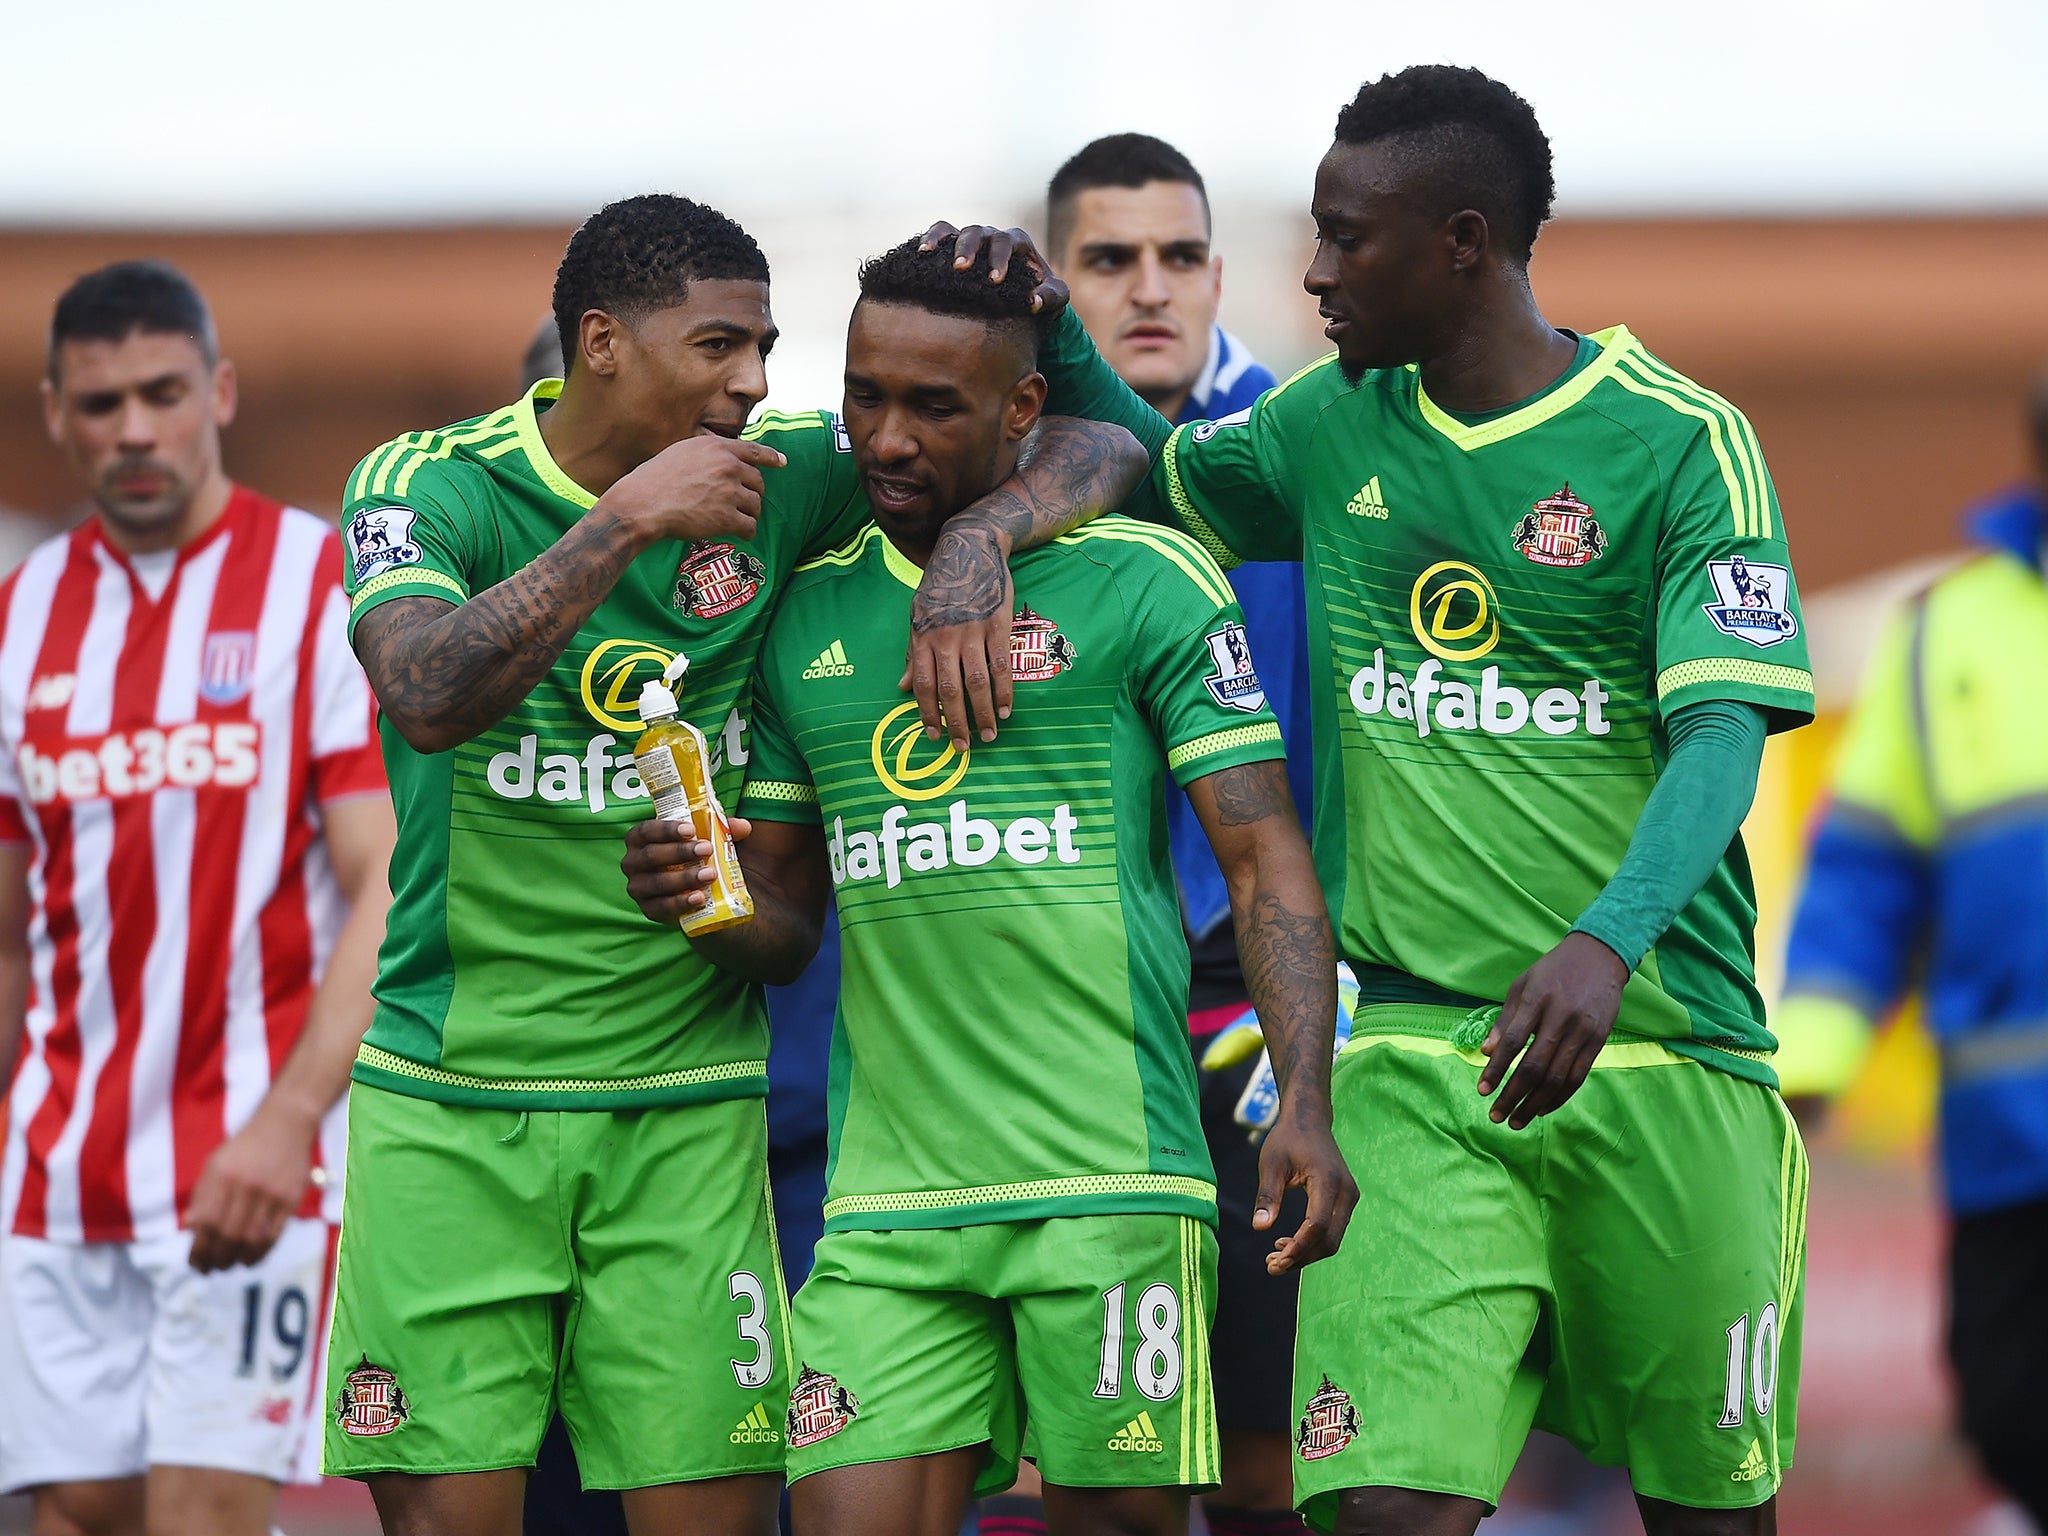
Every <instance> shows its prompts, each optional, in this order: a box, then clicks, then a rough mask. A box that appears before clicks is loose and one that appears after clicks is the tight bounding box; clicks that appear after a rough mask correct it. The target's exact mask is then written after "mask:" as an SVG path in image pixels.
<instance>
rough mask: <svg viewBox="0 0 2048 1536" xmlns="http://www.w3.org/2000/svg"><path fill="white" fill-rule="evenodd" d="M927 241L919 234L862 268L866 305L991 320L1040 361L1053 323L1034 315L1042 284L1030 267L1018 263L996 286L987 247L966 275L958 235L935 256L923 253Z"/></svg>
mask: <svg viewBox="0 0 2048 1536" xmlns="http://www.w3.org/2000/svg"><path fill="white" fill-rule="evenodd" d="M922 238H923V237H922V236H919V235H913V236H911V237H910V238H909V239H908V240H906V241H904V242H903V243H902V244H901V245H898V246H894V247H891V248H890V249H889V250H886V251H884V252H882V254H881V255H879V256H872V257H869V258H868V259H867V260H866V261H864V262H862V263H861V265H860V297H861V302H862V303H863V304H907V305H910V306H911V307H913V308H916V309H923V310H929V311H930V312H931V313H933V314H935V315H959V316H961V317H963V318H965V319H968V320H981V321H985V322H987V324H988V325H989V327H990V328H991V329H992V330H996V331H998V332H1003V333H1008V334H1013V335H1016V336H1018V337H1019V338H1020V339H1023V340H1025V341H1027V342H1028V343H1029V345H1030V348H1031V356H1032V358H1033V359H1034V360H1035V359H1036V358H1037V355H1038V344H1039V343H1040V342H1041V341H1043V340H1044V339H1045V338H1046V337H1047V336H1048V335H1050V334H1051V332H1052V321H1051V319H1050V318H1048V317H1046V316H1043V315H1035V314H1033V313H1032V312H1031V294H1032V290H1033V289H1035V288H1037V286H1038V279H1037V278H1035V277H1033V276H1032V275H1031V270H1030V268H1029V267H1028V266H1026V265H1025V263H1023V262H1022V261H1018V260H1015V259H1014V258H1013V259H1012V260H1011V262H1010V269H1009V270H1008V271H1007V272H1005V273H1004V274H1003V280H1002V281H1001V282H1000V283H992V282H990V281H989V277H988V273H989V264H988V247H987V246H986V245H984V246H983V247H982V248H981V249H980V250H979V251H977V252H975V255H974V265H973V266H971V267H968V268H966V269H965V270H962V269H959V268H956V267H955V266H954V265H953V237H952V236H950V235H949V236H947V237H946V238H945V239H944V240H941V241H940V242H939V243H938V244H937V245H936V246H934V247H933V248H932V249H931V250H929V251H921V250H919V249H918V244H919V242H920V241H921V240H922Z"/></svg>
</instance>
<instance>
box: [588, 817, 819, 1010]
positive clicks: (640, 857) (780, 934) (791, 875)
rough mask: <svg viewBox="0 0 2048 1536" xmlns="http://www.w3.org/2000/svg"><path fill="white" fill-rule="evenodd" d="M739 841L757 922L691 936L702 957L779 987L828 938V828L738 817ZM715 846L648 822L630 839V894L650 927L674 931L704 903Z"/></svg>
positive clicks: (626, 865)
mask: <svg viewBox="0 0 2048 1536" xmlns="http://www.w3.org/2000/svg"><path fill="white" fill-rule="evenodd" d="M730 825H731V827H732V835H733V836H734V837H735V838H736V839H738V840H739V853H740V870H741V872H742V873H743V874H745V876H746V877H747V891H748V893H749V894H750V895H752V896H753V898H754V918H753V921H752V922H747V923H740V924H738V925H737V926H735V927H731V928H721V929H720V930H719V931H718V932H716V933H707V934H705V935H703V936H702V937H701V938H699V937H691V936H688V935H686V937H689V938H690V943H691V944H692V945H694V946H695V948H696V950H697V952H698V953H699V954H700V955H702V956H703V957H704V958H705V959H706V960H709V961H710V962H711V963H712V964H713V965H715V966H718V967H719V968H720V969H721V970H726V971H730V972H732V974H733V975H735V976H738V977H741V978H742V979H743V980H746V981H758V982H760V983H762V984H763V985H764V986H771V987H779V986H783V985H785V984H787V983H789V982H792V981H795V980H796V978H797V977H798V976H800V975H802V974H803V970H804V967H805V966H807V965H809V964H810V963H811V959H812V957H813V956H814V955H816V954H817V953H818V942H819V940H820V939H822V938H823V937H824V931H825V901H826V898H827V897H828V896H829V895H830V894H831V890H832V875H831V870H830V868H829V866H828V865H827V863H826V858H825V833H824V829H823V828H821V827H817V826H807V825H804V824H801V823H797V822H787V821H758V822H750V821H748V820H747V819H746V818H744V817H740V816H735V817H733V818H731V821H730ZM710 857H711V845H710V844H709V843H707V842H703V841H701V840H697V839H693V838H692V837H691V836H690V835H689V829H688V828H687V827H682V826H678V825H677V824H676V823H674V822H670V821H643V822H641V823H640V825H639V826H637V827H635V828H633V829H632V831H630V832H628V833H627V834H626V853H625V857H624V858H622V859H620V860H619V868H620V869H622V870H624V871H625V875H626V893H627V894H628V895H629V896H631V897H632V898H633V900H634V902H635V903H636V904H637V905H638V906H639V908H640V910H641V912H642V913H643V914H645V916H646V917H647V920H648V921H649V922H654V923H660V924H662V925H663V926H664V927H673V926H674V925H675V924H676V923H678V922H680V921H681V920H682V919H683V918H685V917H687V916H688V915H689V914H690V913H692V912H694V911H696V910H698V909H699V908H700V907H702V906H703V905H704V900H705V896H704V888H705V887H706V886H707V885H709V884H711V882H712V880H713V879H714V878H715V877H714V875H713V873H712V870H711V866H710V864H709V862H708V860H709V859H710Z"/></svg>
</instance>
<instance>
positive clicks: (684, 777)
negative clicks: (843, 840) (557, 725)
mask: <svg viewBox="0 0 2048 1536" xmlns="http://www.w3.org/2000/svg"><path fill="white" fill-rule="evenodd" d="M689 669H690V660H689V658H688V657H687V656H678V657H676V659H675V660H674V661H672V662H670V663H669V664H668V666H667V667H666V668H665V669H664V670H663V672H662V674H661V680H660V681H659V682H649V683H647V684H646V685H645V686H643V687H642V688H641V690H640V723H641V725H642V726H643V727H644V729H642V731H641V732H640V739H639V741H637V742H635V743H634V745H633V765H634V766H635V767H636V768H638V769H639V770H640V782H641V783H643V784H645V785H646V786H647V792H648V794H650V795H652V796H653V797H654V814H655V815H657V816H659V817H660V818H661V819H662V820H663V821H672V822H674V823H676V825H678V826H685V827H689V828H691V829H692V831H694V833H695V834H696V836H697V837H698V839H699V840H701V841H703V842H707V843H709V844H710V845H711V859H710V864H711V869H712V872H713V873H714V874H715V875H716V876H717V878H716V879H715V880H713V881H712V883H711V884H710V885H708V886H706V887H705V888H704V895H705V898H706V900H705V902H704V905H703V906H701V907H699V908H698V909H697V910H696V911H695V912H692V913H691V914H690V915H689V916H688V917H686V918H684V919H683V920H682V923H681V925H680V926H681V927H682V930H683V932H685V933H716V932H717V931H718V930H719V929H721V928H730V927H732V926H733V925H734V924H735V923H744V922H747V921H749V920H751V919H752V917H753V915H754V898H753V897H752V896H750V895H748V894H747V881H746V877H745V876H744V875H742V874H741V873H740V860H739V850H738V849H737V848H736V847H735V846H734V844H733V840H732V829H731V827H730V826H728V825H727V823H726V819H725V808H724V807H723V806H721V805H720V804H719V803H718V793H717V791H716V790H714V789H713V788H712V787H711V752H710V749H709V748H708V747H706V746H705V744H704V733H703V732H702V731H700V730H698V729H697V727H695V726H694V725H692V724H690V722H689V721H687V720H683V719H679V718H678V710H677V705H676V696H675V691H674V688H673V686H672V685H673V684H675V683H676V682H677V681H679V680H680V679H681V677H682V675H683V674H684V673H685V672H687V671H688V670H689Z"/></svg>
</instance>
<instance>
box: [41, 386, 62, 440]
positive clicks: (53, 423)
mask: <svg viewBox="0 0 2048 1536" xmlns="http://www.w3.org/2000/svg"><path fill="white" fill-rule="evenodd" d="M42 390H43V430H44V431H45V432H47V433H49V434H50V441H51V442H53V443H55V444H56V445H57V446H58V447H59V448H62V447H63V446H64V402H63V400H62V399H60V398H59V397H58V394H57V386H56V385H55V384H53V383H51V382H50V381H49V380H48V379H44V380H43V385H42Z"/></svg>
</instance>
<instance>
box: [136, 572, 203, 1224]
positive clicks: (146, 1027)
mask: <svg viewBox="0 0 2048 1536" xmlns="http://www.w3.org/2000/svg"><path fill="white" fill-rule="evenodd" d="M227 553H228V541H227V540H226V539H216V540H214V541H213V543H211V544H209V545H208V546H207V547H206V548H205V549H203V550H202V551H200V553H199V554H198V555H196V556H195V557H194V558H193V559H192V560H191V561H189V562H188V563H187V564H186V565H185V567H184V569H183V570H182V571H180V572H179V573H178V590H177V595H176V596H175V597H174V598H173V599H172V608H171V622H170V628H169V631H168V636H167V639H166V641H165V645H164V663H163V672H162V674H161V676H159V677H158V679H157V690H156V719H157V723H158V725H160V726H162V727H163V728H164V729H165V730H169V729H171V728H173V727H175V726H179V725H183V724H185V723H186V722H187V721H189V720H191V719H192V718H193V717H194V716H195V715H197V714H198V712H199V653H200V648H201V646H202V645H203V644H204V642H205V635H206V621H207V618H208V616H209V615H210V614H211V613H212V612H213V595H214V591H215V589H216V588H217V587H218V586H219V584H220V568H221V563H222V561H223V560H225V559H226V557H227ZM149 813H150V814H149V820H150V840H151V844H152V848H153V851H154V853H155V858H154V859H153V860H152V863H153V864H154V866H155V874H156V933H155V934H154V935H153V936H152V937H151V939H150V944H149V955H148V957H147V959H145V960H144V961H143V968H142V1034H141V1037H140V1038H139V1039H138V1040H137V1041H136V1044H135V1065H134V1070H133V1072H132V1074H131V1076H130V1078H129V1090H128V1091H129V1108H128V1115H129V1119H128V1148H127V1178H128V1209H129V1211H130V1213H131V1214H132V1215H133V1217H134V1221H135V1236H136V1238H137V1239H138V1240H140V1239H148V1238H155V1237H167V1236H169V1235H170V1234H172V1233H174V1232H175V1231H177V1228H178V1216H177V1205H178V1201H177V1173H178V1157H177V1137H176V1126H175V1123H174V1121H173V1119H172V1115H171V1098H172V1086H171V1085H172V1082H173V1080H174V1079H175V1077H176V1075H177V1063H178V1040H179V1035H180V1033H181V1028H182V1024H183V1020H184V1014H185V1006H184V1005H185V961H186V955H187V952H188V949H189V946H190V944H191V941H192V913H191V907H192V839H193V833H194V830H195V828H196V825H197V821H198V815H197V809H196V806H195V804H194V797H193V791H191V790H189V789H181V788H178V787H176V786H173V785H166V786H164V787H163V788H162V789H159V790H158V791H157V792H156V793H155V794H154V795H152V796H151V803H150V808H149ZM200 920H201V921H202V922H204V921H205V916H204V914H202V915H201V918H200Z"/></svg>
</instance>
